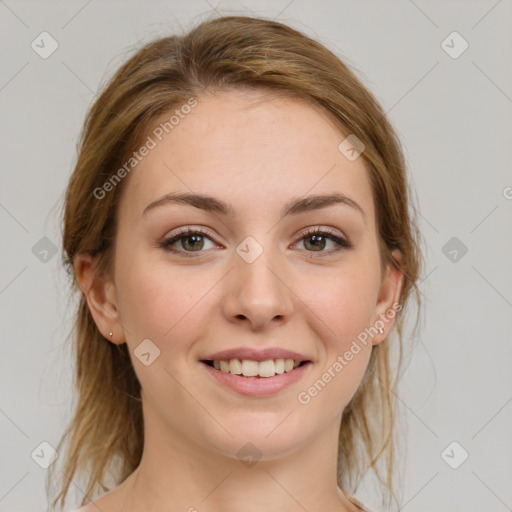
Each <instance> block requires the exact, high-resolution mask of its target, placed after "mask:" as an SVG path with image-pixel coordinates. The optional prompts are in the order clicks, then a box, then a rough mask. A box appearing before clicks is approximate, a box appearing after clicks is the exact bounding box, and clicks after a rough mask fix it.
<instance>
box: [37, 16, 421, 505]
mask: <svg viewBox="0 0 512 512" xmlns="http://www.w3.org/2000/svg"><path fill="white" fill-rule="evenodd" d="M241 87H248V88H258V89H262V90H265V91H268V92H269V93H271V94H282V95H284V96H286V97H296V98H302V99H304V100H307V101H309V102H311V103H312V104H313V105H315V106H317V107H320V108H321V109H322V110H323V111H324V112H326V114H328V116H329V117H330V118H331V119H332V120H333V122H334V123H335V125H336V126H338V127H339V129H340V131H341V132H342V133H345V134H354V135H355V136H356V137H357V138H358V139H359V140H360V141H362V143H363V144H364V145H365V150H364V153H363V158H364V159H365V160H364V161H365V163H366V165H367V169H368V172H369V176H370V179H371V184H372V187H373V197H374V202H375V208H376V222H377V229H378V236H379V244H380V254H381V263H382V267H383V268H385V266H387V265H388V264H391V265H395V266H398V263H397V262H396V261H395V260H394V259H393V258H392V256H391V251H392V250H393V249H399V250H400V252H401V255H402V262H401V265H400V266H399V268H400V269H401V271H402V273H403V275H404V280H403V286H402V290H401V295H400V300H399V302H400V304H401V305H402V309H401V310H400V311H399V312H398V313H397V316H396V323H395V326H396V334H397V336H396V342H393V344H394V345H396V348H398V352H397V353H398V360H397V362H396V363H393V361H392V350H391V348H392V345H391V344H390V338H388V340H386V341H385V342H383V343H380V344H379V345H376V346H374V347H373V349H372V355H371V358H370V362H369V365H368V369H367V372H366V374H365V377H364V379H363V382H362V383H361V384H360V386H359V388H358V390H357V392H356V394H355V395H354V397H353V398H352V400H351V402H350V403H349V404H348V405H347V407H346V408H345V410H344V413H343V417H342V423H341V429H340V434H339V466H338V467H339V471H338V483H339V485H340V487H341V488H342V489H343V490H344V491H346V490H347V491H349V492H353V491H355V489H356V488H357V486H358V485H359V483H360V481H361V480H362V478H363V476H364V475H365V474H366V472H367V471H368V470H369V469H370V468H371V469H373V470H374V471H375V474H376V475H377V477H378V479H379V481H380V482H381V484H382V485H383V486H384V489H385V490H387V491H389V493H391V494H393V495H394V490H393V489H394V483H393V478H394V477H393V473H394V468H395V452H396V448H395V445H396V439H395V437H396V436H395V432H396V427H395V423H396V412H397V409H396V405H397V404H396V402H395V393H396V391H395V390H396V384H397V382H398V380H399V377H400V376H401V373H400V369H401V368H402V367H403V357H402V354H403V343H402V338H403V328H404V313H405V311H406V308H405V306H406V303H408V302H409V301H408V298H409V296H410V293H411V291H414V292H415V298H416V302H417V305H418V306H419V305H420V292H419V290H418V287H417V286H416V282H417V280H418V275H419V268H420V264H421V260H420V257H421V253H420V250H419V241H420V234H419V232H418V229H417V227H416V223H415V221H414V215H413V212H411V211H409V210H410V209H409V207H410V204H411V201H410V190H409V188H410V186H409V184H408V177H407V175H406V165H405V161H404V156H403V153H402V149H401V146H400V142H399V139H398V137H397V135H396V133H395V131H394V130H393V128H392V126H391V125H390V123H389V122H388V120H387V118H386V114H385V113H384V112H383V110H382V108H381V107H380V105H379V104H378V103H377V101H376V100H375V99H374V97H373V96H372V94H371V93H370V92H369V91H368V89H367V88H366V87H365V86H364V85H363V84H362V83H361V82H360V81H359V80H358V78H357V77H356V76H355V74H354V73H353V72H352V71H351V70H350V69H349V68H348V67H347V66H346V65H345V64H344V63H343V62H342V61H341V60H340V58H339V57H337V56H336V55H335V54H334V53H332V52H331V51H330V50H328V49H327V48H325V47H324V46H322V45H321V44H320V43H318V42H316V41H314V40H312V39H310V38H309V37H307V36H306V35H304V34H302V33H300V32H298V31H296V30H294V29H292V28H290V27H288V26H286V25H284V24H282V23H279V22H276V21H270V20H266V19H261V18H254V17H245V16H226V17H220V18H213V19H209V20H206V21H204V22H202V23H201V24H199V25H198V26H196V27H195V28H193V29H192V30H191V31H190V32H189V33H187V34H185V35H182V36H176V35H173V36H170V37H164V38H160V39H157V40H155V41H153V42H150V43H148V44H146V45H145V46H144V47H142V48H141V49H139V50H138V51H137V52H136V53H135V55H133V56H132V57H131V58H130V59H129V60H127V61H126V62H125V63H124V64H123V65H122V67H121V68H120V69H119V70H118V71H117V72H116V73H115V75H114V76H113V77H112V78H111V79H110V80H109V82H108V83H107V84H106V85H105V86H104V87H103V90H102V92H101V95H100V96H99V97H98V99H97V100H96V101H95V103H94V104H93V105H92V107H91V109H90V111H89V113H88V115H87V118H86V120H85V125H84V129H83V132H82V135H81V137H80V141H79V152H78V159H77V162H76V166H75V169H74V172H73V174H72V176H71V178H70V181H69V185H68V188H67V192H66V196H65V207H64V219H63V246H64V263H65V265H66V267H67V269H68V271H69V274H70V276H71V280H72V287H73V290H74V291H75V292H79V288H78V283H77V280H76V278H75V275H74V271H73V262H74V258H75V256H76V255H78V254H80V253H89V254H91V255H93V256H95V257H96V258H97V262H98V267H97V269H98V272H108V271H109V269H110V263H111V261H112V255H113V252H114V241H115V230H116V211H117V204H118V202H119V197H120V194H121V191H122V189H123V185H124V184H125V182H126V180H127V179H128V178H125V179H124V180H122V181H121V182H120V183H119V184H118V185H117V186H115V187H114V190H112V191H110V192H108V193H106V194H104V197H102V198H101V200H100V199H98V198H97V197H96V195H95V194H94V191H95V190H97V189H98V188H101V187H102V186H103V185H104V183H105V182H106V181H107V180H109V179H112V176H113V175H114V174H115V172H116V171H117V170H118V169H119V168H120V167H121V166H122V165H123V163H124V162H126V160H127V159H128V158H129V157H130V155H131V154H132V152H133V151H134V150H135V149H136V148H137V147H138V146H139V145H140V144H141V140H143V138H144V137H147V134H148V131H149V129H150V128H151V126H153V125H154V123H155V122H156V121H158V120H159V119H161V117H162V116H163V115H164V114H166V113H169V112H171V111H172V110H173V109H174V108H175V107H176V106H179V105H183V104H185V103H186V102H187V100H189V99H190V98H191V97H196V96H200V95H201V94H202V93H206V92H212V91H225V90H229V89H232V88H241ZM418 311H419V309H418ZM416 325H417V324H416ZM415 328H416V326H415ZM72 339H73V341H72V343H73V346H72V348H73V357H74V358H75V361H76V373H75V380H74V386H75V388H76V394H75V400H76V404H74V414H73V416H72V418H71V420H70V423H69V425H68V426H67V428H66V430H65V432H64V434H63V437H62V439H61V440H60V443H59V445H58V448H57V449H58V451H59V452H61V450H63V448H64V447H65V456H64V457H61V459H62V465H63V467H62V470H60V472H59V475H57V469H56V466H57V463H55V464H54V465H53V466H52V467H51V471H50V474H49V477H48V480H47V493H48V494H49V495H52V494H53V496H54V499H53V501H52V502H51V505H52V506H56V505H57V504H59V505H60V506H61V507H63V506H64V505H65V503H66V498H67V495H68V492H69V488H70V485H71V483H73V484H75V485H77V484H76V482H75V481H74V480H73V478H74V477H75V474H77V475H78V476H83V475H85V476H86V479H85V485H84V486H83V487H82V488H81V490H82V491H83V493H84V496H83V499H82V504H85V503H86V502H87V501H89V500H90V499H92V498H93V497H94V495H95V494H96V493H98V492H101V491H106V490H109V486H108V485H107V484H106V479H107V478H109V479H111V481H112V482H113V484H114V486H115V485H118V484H120V483H121V482H122V481H123V480H125V479H126V478H127V477H128V476H129V475H130V474H131V473H132V472H133V471H134V470H135V469H136V468H137V466H138V465H139V462H140V460H141V456H142V450H143V442H144V425H143V417H142V403H141V398H140V396H141V395H140V384H139V382H138V379H137V377H136V375H135V372H134V370H133V367H132V364H131V360H130V357H129V353H128V350H127V345H126V344H122V345H116V344H113V343H109V342H108V341H106V340H105V338H104V337H103V335H102V334H101V333H100V332H99V330H98V328H97V326H96V324H95V322H94V320H93V318H92V316H91V313H90V311H89V308H88V306H87V303H86V300H85V298H84V296H83V295H81V296H80V301H79V304H78V311H77V313H76V321H75V325H74V330H73V338H72ZM392 368H393V369H394V371H392ZM380 463H383V464H384V469H383V470H382V469H381V468H380V467H379V466H380ZM54 480H57V481H58V485H57V487H58V488H57V490H56V491H54V490H53V489H52V484H53V482H54ZM77 486H78V485H77Z"/></svg>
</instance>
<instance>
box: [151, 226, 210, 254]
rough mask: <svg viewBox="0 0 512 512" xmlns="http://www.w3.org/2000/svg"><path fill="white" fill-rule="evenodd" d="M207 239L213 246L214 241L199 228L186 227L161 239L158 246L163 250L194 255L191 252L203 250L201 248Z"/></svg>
mask: <svg viewBox="0 0 512 512" xmlns="http://www.w3.org/2000/svg"><path fill="white" fill-rule="evenodd" d="M207 241H209V242H210V243H211V244H212V246H213V247H215V243H214V242H213V241H212V240H211V238H210V237H209V236H207V234H206V233H204V232H203V231H201V230H197V229H190V228H187V229H185V230H182V231H180V232H179V233H177V234H175V235H173V236H171V237H169V238H166V239H165V240H163V241H162V242H161V243H160V247H161V248H162V249H163V250H164V251H167V252H172V253H176V254H180V255H182V256H195V255H194V254H191V253H201V252H205V251H204V250H203V249H204V248H205V243H206V242H207ZM173 246H174V247H173ZM208 248H209V247H206V249H208Z"/></svg>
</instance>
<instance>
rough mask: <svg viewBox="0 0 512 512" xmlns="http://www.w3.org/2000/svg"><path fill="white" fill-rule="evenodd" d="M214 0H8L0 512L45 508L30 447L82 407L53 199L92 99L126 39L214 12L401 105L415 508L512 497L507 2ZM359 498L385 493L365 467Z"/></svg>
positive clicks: (511, 110)
mask: <svg viewBox="0 0 512 512" xmlns="http://www.w3.org/2000/svg"><path fill="white" fill-rule="evenodd" d="M209 2H210V3H209ZM209 2H207V1H203V0H195V1H190V0H189V1H187V2H185V1H179V2H170V1H166V2H152V3H143V2H142V1H137V2H135V1H123V2H113V1H111V2H100V1H98V0H92V1H74V0H73V1H66V2H64V1H59V2H53V1H52V2H35V1H34V2H28V1H27V2H23V1H19V0H18V1H15V0H0V30H1V33H2V34H3V45H2V48H1V50H0V51H1V58H2V75H1V79H0V109H1V119H2V124H3V127H2V187H1V189H0V190H1V192H0V221H1V223H2V234H3V236H2V238H3V240H4V243H3V244H2V255H1V258H2V266H1V275H0V304H1V308H2V321H1V323H0V326H1V344H2V345H1V351H2V357H1V359H0V361H1V362H0V365H1V367H0V389H1V397H0V428H1V436H0V444H1V450H2V462H3V464H2V468H1V473H0V510H1V511H29V510H30V511H44V510H46V506H47V503H46V498H45V493H44V485H43V482H44V477H45V470H44V469H42V468H41V467H39V466H38V465H37V464H36V463H35V462H34V460H33V459H32V458H31V453H32V452H33V450H34V449H35V448H36V447H37V446H38V445H39V444H40V443H41V442H42V441H47V442H48V443H50V444H51V445H53V446H56V444H57V442H58V439H59V437H60V435H61V433H62V431H63V429H64V425H65V423H66V420H67V418H68V417H69V413H70V403H71V398H72V397H71V393H70V379H71V373H70V365H71V362H70V359H69V352H68V351H67V348H66V347H67V333H68V330H69V328H70V318H71V314H72V312H73V304H70V303H69V302H68V296H67V291H68V288H67V281H66V276H65V274H64V272H63V271H62V269H61V268H60V261H59V255H60V248H61V242H60V236H59V233H60V226H59V215H58V212H59V207H60V201H61V198H62V194H63V191H64V188H65V185H66V181H67V179H68V176H69V174H70V172H71V170H72V168H73V164H74V162H75V159H76V142H77V137H78V135H79V131H80V129H81V126H82V123H83V120H84V116H85V112H86V109H87V107H88V106H89V105H90V104H91V102H92V101H93V99H94V96H95V91H96V90H97V88H98V85H99V84H100V82H101V81H102V79H104V78H105V77H108V76H110V74H111V73H112V72H113V71H114V70H115V69H116V68H117V66H118V65H119V64H120V63H121V62H122V61H123V60H124V58H125V57H126V55H127V52H128V51H129V50H130V49H131V48H132V47H134V46H136V45H138V44H140V43H142V42H145V41H148V40H150V39H152V38H154V37H157V36H160V35H167V34H170V33H173V32H174V31H176V30H179V31H181V29H180V28H179V27H180V26H181V27H183V28H184V29H188V28H190V26H191V25H192V23H195V22H198V21H200V20H201V19H203V17H204V16H205V15H206V14H208V13H209V12H211V10H212V9H213V8H216V9H217V10H218V11H219V12H220V13H222V14H243V13H250V12H253V13H255V14H260V15H263V16H266V17H275V18H276V19H278V20H280V21H283V22H285V23H289V24H290V25H292V26H294V27H295V28H298V29H299V30H303V31H305V32H306V33H307V34H309V35H311V36H313V37H315V38H318V39H319V40H321V41H322V42H323V43H324V44H325V45H326V46H327V47H329V48H330V49H332V50H333V51H335V52H336V53H337V54H338V55H340V56H341V57H344V58H345V60H346V62H347V63H348V64H349V65H352V66H353V67H354V68H355V70H356V72H357V74H358V76H359V77H360V78H361V79H362V80H363V81H364V82H365V83H366V84H367V85H368V86H369V87H370V89H371V90H372V91H373V92H374V93H375V95H376V97H377V98H378V99H379V100H380V101H381V102H382V104H383V105H384V107H385V109H386V110H387V111H389V115H390V117H391V121H392V122H393V123H394V125H395V126H396V127H397V130H398V132H399V134H400V136H401V138H402V141H403V144H404V146H405V149H406V154H407V160H408V163H409V167H410V172H411V175H412V178H413V182H414V185H415V187H416V191H417V196H418V210H419V215H420V220H421V225H420V227H421V229H422V231H423V234H424V237H425V241H426V245H427V254H426V258H427V264H426V269H425V272H424V276H423V281H422V284H421V289H422V291H423V293H424V294H425V297H426V299H425V310H424V314H423V321H422V334H421V338H420V340H419V341H418V342H417V343H416V349H415V352H414V354H413V357H412V360H411V365H410V367H409V370H408V371H407V373H406V375H405V378H404V381H403V384H402V386H401V390H400V396H399V398H400V404H401V406H402V416H403V419H404V424H405V427H406V430H405V427H404V434H403V435H404V439H405V440H406V441H405V446H406V448H407V450H406V451H405V452H404V454H403V459H404V460H405V462H406V471H405V478H404V484H403V487H402V492H401V495H402V506H403V510H404V511H406V512H415V511H422V510H430V511H460V510H464V511H466V512H477V511H478V512H480V511H482V510H485V511H487V512H502V511H506V510H512V486H511V485H510V482H511V478H512V456H511V455H512V436H511V424H512V403H511V402H512V385H511V380H512V379H511V363H512V344H511V332H512V325H511V324H512V322H511V312H512V272H511V270H510V262H511V261H512V242H511V236H510V234H511V220H512V215H511V213H512V199H511V198H512V188H511V187H512V173H511V172H510V162H511V159H512V144H511V138H510V137H511V133H512V80H511V79H512V69H511V63H512V1H511V0H501V1H494V0H492V1H465V2H462V1H459V2H453V1H452V2H446V1H443V2H441V1H439V2H427V1H425V0H415V1H412V0H403V1H388V2H380V1H358V2H356V1H338V2H334V1H324V2H307V1H304V0H292V1H290V0H283V1H274V2H268V1H266V2H256V1H249V0H247V1H245V2H244V3H239V2H222V1H221V2H219V1H218V0H209ZM43 31H47V32H49V33H50V34H51V36H52V37H53V38H54V39H55V40H56V41H57V42H58V45H59V46H58V49H57V50H56V51H55V52H54V53H53V54H52V55H51V56H49V57H48V58H47V59H43V58H41V57H40V56H39V55H38V54H37V53H36V52H35V51H34V50H33V49H32V48H31V42H32V41H34V40H36V41H37V39H36V38H37V37H38V36H39V34H40V33H41V32H43ZM453 31H457V32H459V33H460V35H461V36H462V37H463V38H464V40H466V41H467V43H468V44H469V47H468V49H467V50H466V51H465V52H464V53H462V54H461V55H460V56H458V57H457V58H453V57H452V56H450V55H449V54H448V53H447V52H446V51H445V49H446V50H448V51H450V52H452V54H453V52H458V51H460V49H461V48H462V46H461V44H462V41H461V40H457V39H456V38H455V39H454V36H450V37H449V38H448V39H447V41H446V43H445V44H444V45H442V42H443V41H444V40H445V39H446V38H447V37H448V36H449V35H450V34H451V33H452V32H453ZM447 46H448V47H449V46H451V47H452V48H451V49H450V48H448V47H447ZM46 48H48V46H46ZM507 187H508V188H507ZM43 237H47V238H48V239H49V240H50V241H51V242H48V240H43V241H41V239H42V238H43ZM452 237H456V238H457V240H455V241H452V242H450V244H455V245H453V246H452V245H450V244H449V245H448V246H447V245H446V244H447V243H448V242H449V241H450V239H452ZM36 244H40V245H36ZM53 244H54V245H55V246H56V247H57V249H58V252H57V254H55V255H52V252H51V248H52V246H53ZM461 244H464V246H465V247H467V253H466V254H464V255H462V251H461V248H462V245H461ZM34 246H35V249H34ZM48 249H50V252H48V253H45V252H44V250H48ZM454 249H455V250H456V251H457V255H456V256H455V253H453V252H451V251H453V250H454ZM450 252H451V254H450ZM445 254H446V255H445ZM454 258H455V260H456V261H452V260H453V259H454ZM507 261H508V262H509V263H508V265H506V262H507ZM453 441H456V442H457V443H458V445H456V446H455V448H454V450H453V451H451V448H450V449H448V451H447V452H444V450H445V448H446V447H447V446H448V445H449V444H450V443H452V442H453ZM462 449H464V450H466V451H467V452H468V453H469V457H468V459H467V460H466V461H465V462H464V463H463V464H462V465H460V467H458V469H453V468H452V467H450V466H449V465H448V464H447V462H446V461H450V463H451V464H452V465H456V464H457V463H459V462H460V460H461V453H463V452H462ZM442 453H445V455H444V457H443V456H442V455H441V454H442ZM77 492H78V491H77ZM357 494H358V496H359V497H360V498H361V499H363V500H364V501H366V502H367V503H369V504H374V505H376V504H377V500H376V495H375V490H374V487H373V484H372V483H371V479H368V481H367V483H365V486H364V487H363V488H361V489H360V491H359V492H358V493H357Z"/></svg>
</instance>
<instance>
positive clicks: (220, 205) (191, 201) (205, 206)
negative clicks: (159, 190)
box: [142, 192, 366, 221]
mask: <svg viewBox="0 0 512 512" xmlns="http://www.w3.org/2000/svg"><path fill="white" fill-rule="evenodd" d="M169 204H184V205H189V206H194V207H195V208H199V209H201V210H204V211H206V212H212V213H218V214H220V215H225V216H230V217H234V215H235V212H234V210H233V207H232V206H231V205H229V204H227V203H225V202H224V201H221V200H219V199H216V198H215V197H212V196H208V195H204V194H195V193H190V192H184V193H172V192H171V193H169V194H166V195H164V196H162V197H160V198H159V199H157V200H156V201H153V202H152V203H150V204H149V205H148V206H146V208H145V209H144V211H143V212H142V215H146V213H148V212H149V211H150V210H153V209H155V208H157V207H160V206H165V205H169ZM335 204H343V205H347V206H350V207H351V208H353V209H355V210H356V211H358V212H359V213H360V214H361V215H362V216H363V219H364V220H365V221H366V214H365V212H364V210H363V209H362V208H361V206H359V204H358V203H356V202H355V201H354V200H353V199H351V198H350V197H348V196H346V195H345V194H341V193H334V194H315V195H310V196H306V197H302V198H293V199H291V200H290V201H289V202H287V203H286V204H285V205H284V206H283V208H282V209H281V217H285V216H287V215H298V214H299V213H306V212H310V211H313V210H319V209H321V208H327V207H329V206H332V205H335Z"/></svg>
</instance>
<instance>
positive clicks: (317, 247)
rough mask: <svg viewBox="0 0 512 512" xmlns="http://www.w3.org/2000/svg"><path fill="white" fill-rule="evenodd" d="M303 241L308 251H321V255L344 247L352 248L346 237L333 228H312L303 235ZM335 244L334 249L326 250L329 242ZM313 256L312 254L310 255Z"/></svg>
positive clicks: (326, 254)
mask: <svg viewBox="0 0 512 512" xmlns="http://www.w3.org/2000/svg"><path fill="white" fill-rule="evenodd" d="M300 241H302V242H303V246H304V247H305V248H306V250H307V252H318V253H321V254H320V255H319V256H320V257H323V256H328V255H329V254H332V253H334V252H338V251H341V250H344V249H350V248H352V244H351V243H350V242H348V241H347V240H345V239H344V238H342V237H340V236H338V235H336V234H335V233H334V231H332V230H331V229H325V228H310V229H308V231H307V232H306V233H304V234H303V235H302V238H301V239H300V240H299V242H300ZM329 242H330V243H331V244H333V245H334V249H333V250H330V251H324V249H325V247H326V246H328V243H329ZM309 257H312V256H309Z"/></svg>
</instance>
